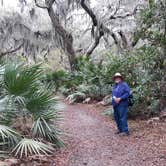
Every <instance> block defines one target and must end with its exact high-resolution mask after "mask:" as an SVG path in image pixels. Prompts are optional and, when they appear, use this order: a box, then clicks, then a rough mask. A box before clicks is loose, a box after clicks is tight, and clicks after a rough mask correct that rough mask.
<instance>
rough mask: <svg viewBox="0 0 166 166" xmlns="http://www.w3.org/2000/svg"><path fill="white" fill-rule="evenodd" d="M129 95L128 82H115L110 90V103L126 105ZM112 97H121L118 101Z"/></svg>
mask: <svg viewBox="0 0 166 166" xmlns="http://www.w3.org/2000/svg"><path fill="white" fill-rule="evenodd" d="M129 96H130V87H129V86H128V84H127V83H126V82H124V81H122V82H120V83H116V84H114V86H113V90H112V105H113V107H115V106H117V105H124V106H128V100H127V99H128V97H129ZM114 97H116V98H121V101H120V102H119V103H116V102H115V100H114Z"/></svg>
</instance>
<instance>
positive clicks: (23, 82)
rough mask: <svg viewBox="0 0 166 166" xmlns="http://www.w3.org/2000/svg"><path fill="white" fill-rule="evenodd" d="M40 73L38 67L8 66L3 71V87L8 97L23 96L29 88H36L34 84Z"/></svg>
mask: <svg viewBox="0 0 166 166" xmlns="http://www.w3.org/2000/svg"><path fill="white" fill-rule="evenodd" d="M41 73H42V72H41V70H40V66H39V65H34V66H32V67H24V66H23V65H16V64H8V65H6V67H5V71H4V81H3V83H4V87H5V89H6V90H7V92H8V93H9V94H10V95H15V96H21V95H25V94H26V93H27V92H29V89H30V88H31V89H33V88H36V82H37V81H38V80H39V78H40V76H41Z"/></svg>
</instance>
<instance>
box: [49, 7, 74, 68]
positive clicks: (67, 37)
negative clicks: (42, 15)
mask: <svg viewBox="0 0 166 166" xmlns="http://www.w3.org/2000/svg"><path fill="white" fill-rule="evenodd" d="M47 11H48V14H49V16H50V19H51V22H52V25H53V27H54V29H55V32H56V33H58V34H59V36H60V37H61V38H62V40H63V50H64V51H65V53H66V54H67V56H68V59H69V64H70V69H71V71H74V70H75V50H74V48H73V36H72V34H70V33H69V32H67V31H66V30H65V29H64V28H63V27H62V25H61V24H60V22H59V18H58V17H57V16H56V14H55V12H54V10H53V8H52V6H51V7H49V8H48V9H47Z"/></svg>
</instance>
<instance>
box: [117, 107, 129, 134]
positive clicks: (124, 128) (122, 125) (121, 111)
mask: <svg viewBox="0 0 166 166" xmlns="http://www.w3.org/2000/svg"><path fill="white" fill-rule="evenodd" d="M127 113H128V107H127V106H123V105H118V106H115V107H114V118H115V121H116V124H117V128H118V130H119V131H120V132H125V133H127V132H129V130H128V123H127Z"/></svg>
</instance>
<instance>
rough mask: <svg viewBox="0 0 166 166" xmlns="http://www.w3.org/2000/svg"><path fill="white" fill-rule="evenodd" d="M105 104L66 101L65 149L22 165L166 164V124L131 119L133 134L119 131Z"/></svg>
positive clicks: (155, 165) (127, 165)
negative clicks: (103, 105) (121, 134)
mask: <svg viewBox="0 0 166 166" xmlns="http://www.w3.org/2000/svg"><path fill="white" fill-rule="evenodd" d="M103 110H104V107H101V106H95V105H93V104H90V105H84V104H76V105H67V104H64V109H63V112H62V114H63V116H64V120H63V121H62V122H61V124H60V128H61V129H62V130H63V131H64V133H65V135H64V136H63V137H64V138H63V140H64V141H65V143H66V147H65V148H61V149H60V150H57V152H56V153H55V154H54V155H53V156H47V157H44V156H43V157H42V158H40V160H37V159H36V158H32V161H29V162H27V164H22V165H21V166H24V165H27V166H38V165H40V166H166V123H164V122H154V123H152V124H148V123H147V121H142V120H135V121H134V120H130V121H129V127H130V132H131V135H130V136H119V135H116V134H115V131H116V127H115V124H114V121H113V119H111V118H110V117H108V116H105V115H103V114H102V113H103Z"/></svg>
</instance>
